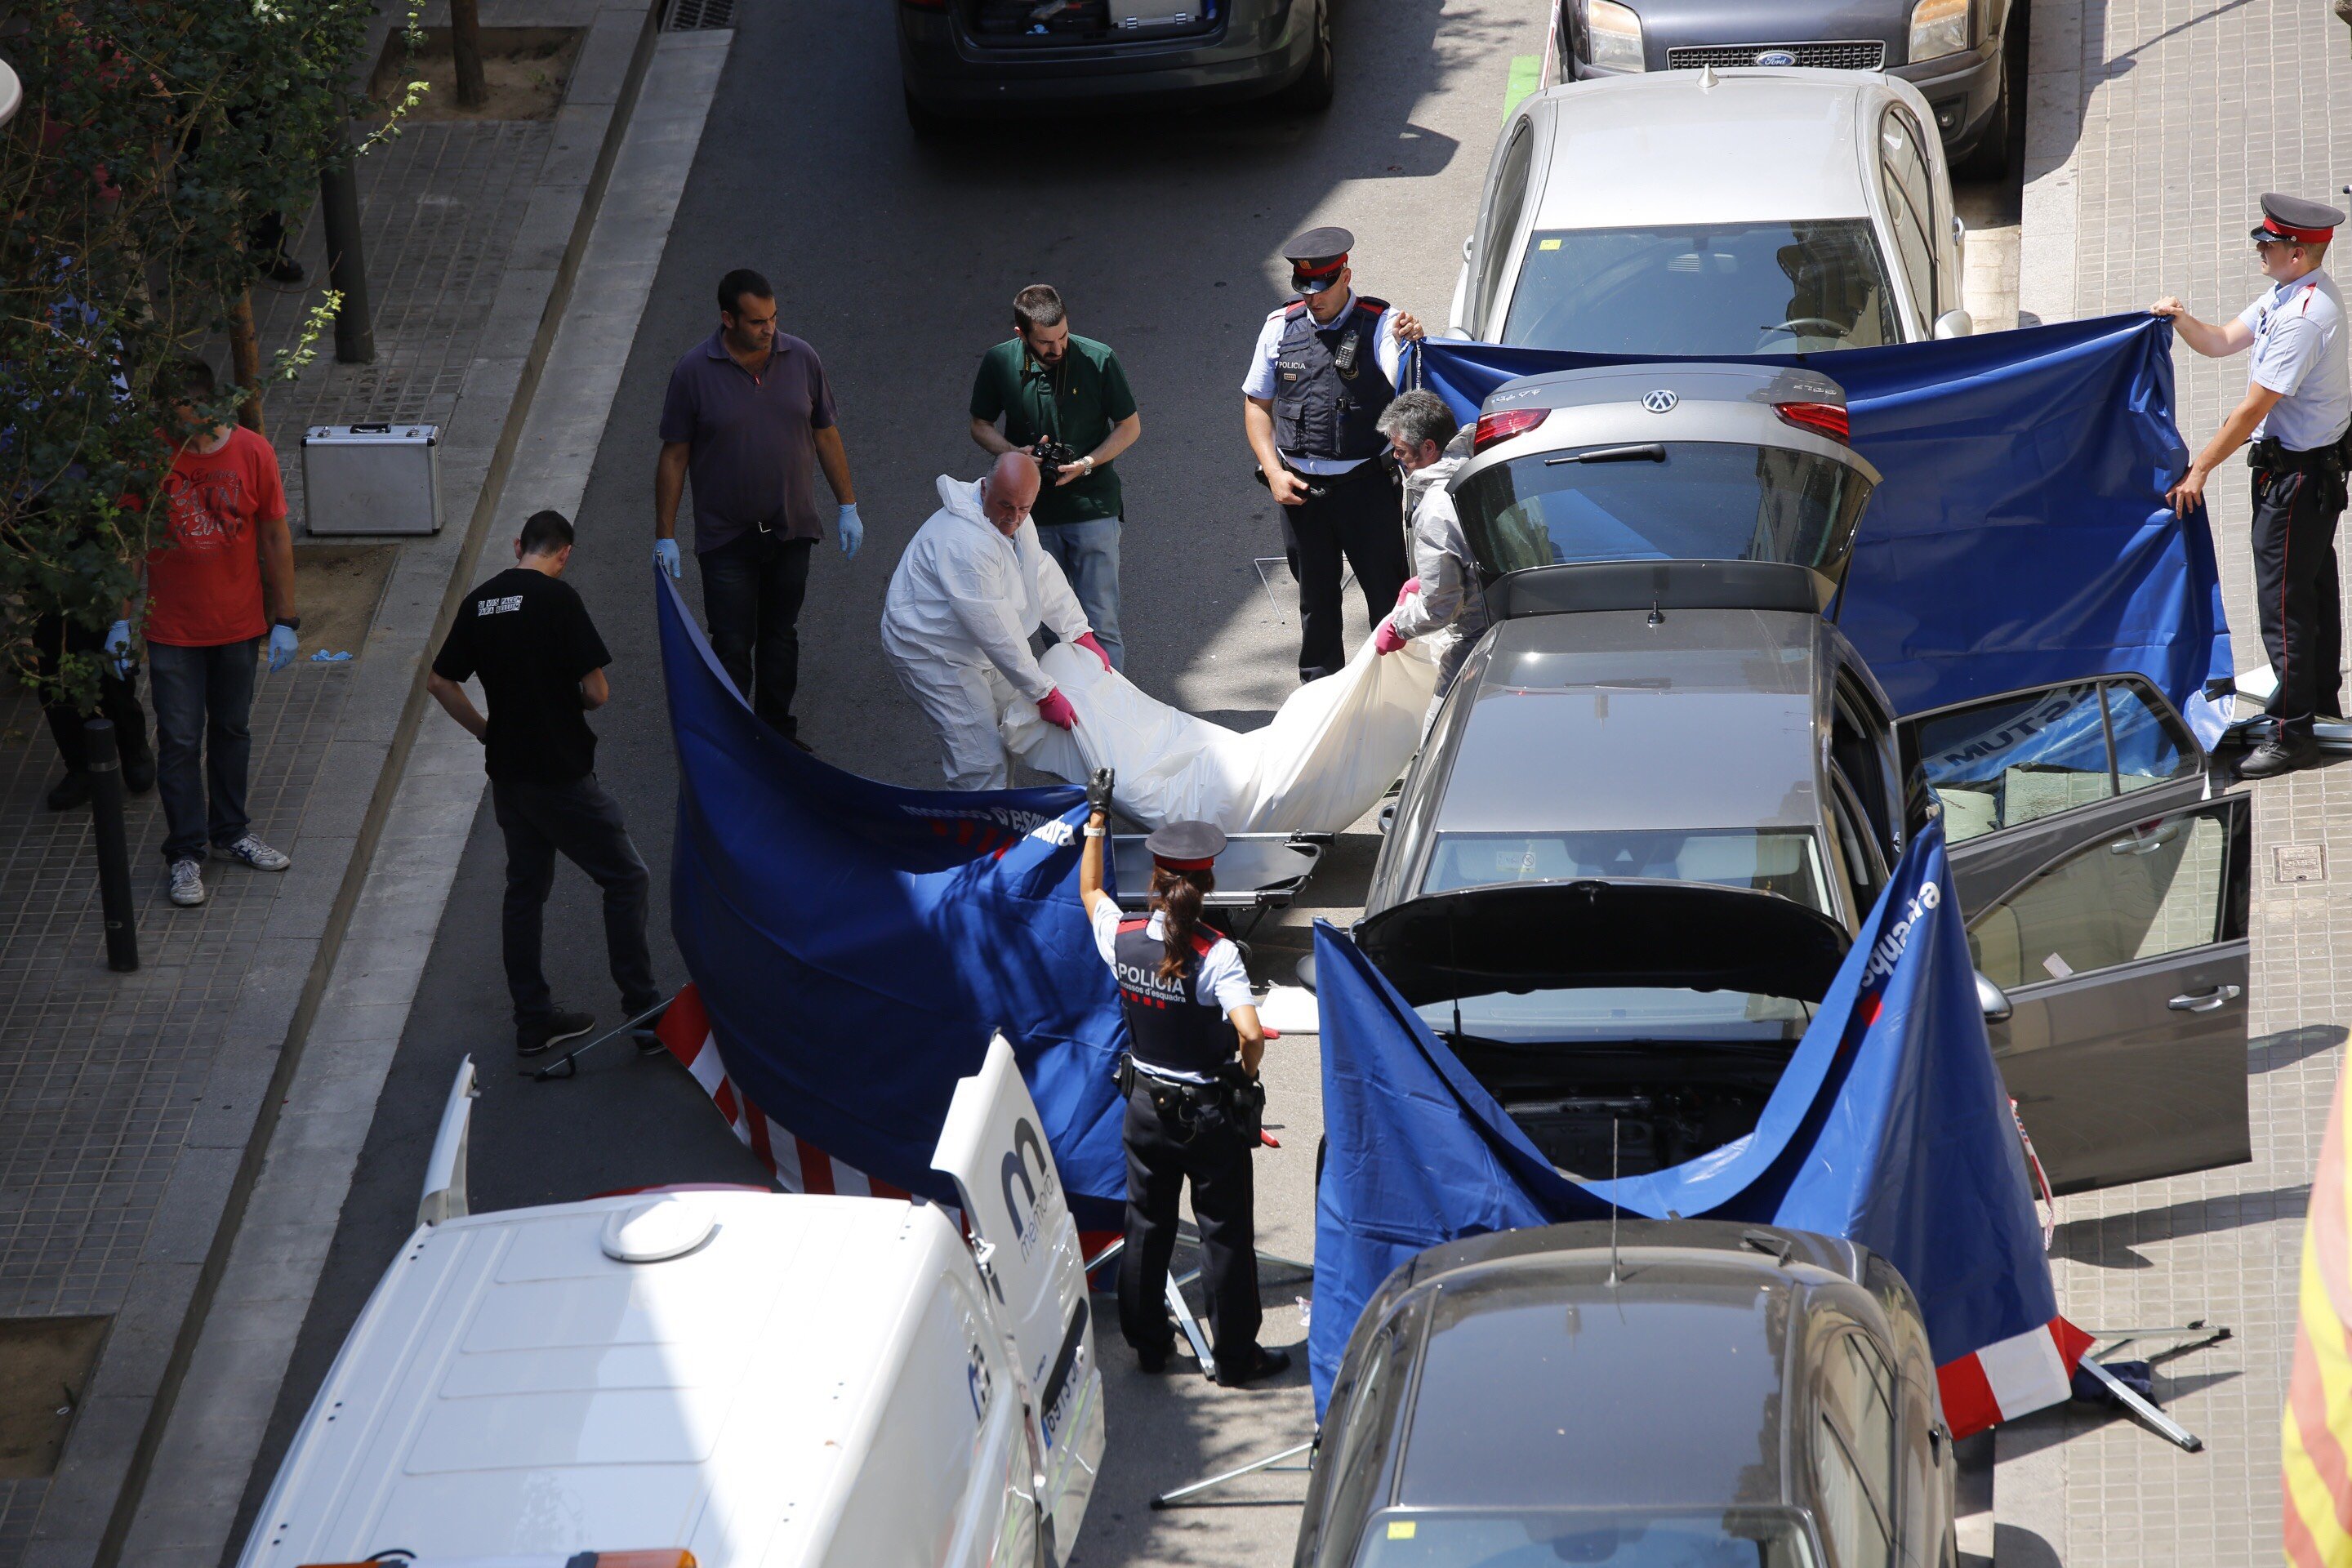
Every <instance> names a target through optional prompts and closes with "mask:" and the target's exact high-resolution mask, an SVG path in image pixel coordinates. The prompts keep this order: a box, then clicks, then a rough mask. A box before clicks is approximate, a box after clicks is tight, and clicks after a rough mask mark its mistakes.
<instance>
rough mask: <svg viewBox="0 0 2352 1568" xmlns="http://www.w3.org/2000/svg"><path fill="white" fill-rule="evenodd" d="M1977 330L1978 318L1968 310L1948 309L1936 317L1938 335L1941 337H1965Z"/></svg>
mask: <svg viewBox="0 0 2352 1568" xmlns="http://www.w3.org/2000/svg"><path fill="white" fill-rule="evenodd" d="M1976 330H1977V322H1976V318H1975V317H1973V316H1971V315H1969V313H1968V312H1967V311H1966V310H1947V311H1945V312H1944V313H1943V314H1942V315H1940V316H1938V317H1937V318H1936V335H1937V337H1939V338H1965V337H1967V336H1968V335H1969V333H1971V332H1973V331H1976Z"/></svg>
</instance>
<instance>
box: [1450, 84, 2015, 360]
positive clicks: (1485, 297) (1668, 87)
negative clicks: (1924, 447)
mask: <svg viewBox="0 0 2352 1568" xmlns="http://www.w3.org/2000/svg"><path fill="white" fill-rule="evenodd" d="M1960 234H1961V228H1960V221H1959V217H1958V214H1957V213H1955V212H1954V211H1953V208H1952V182H1951V175H1950V174H1949V172H1948V170H1947V169H1946V167H1945V163H1944V147H1943V142H1942V140H1941V139H1940V138H1939V137H1938V136H1937V133H1936V121H1935V118H1934V116H1933V115H1932V114H1930V113H1929V111H1928V108H1927V100H1926V99H1924V98H1922V97H1921V96H1920V95H1919V89H1916V88H1915V87H1913V86H1912V85H1911V84H1910V83H1909V82H1906V81H1904V80H1902V79H1899V78H1895V77H1890V76H1885V75H1882V74H1880V73H1878V72H1876V71H1847V70H1806V69H1768V68H1741V69H1731V70H1721V71H1717V70H1712V69H1709V70H1703V71H1671V72H1662V73H1659V74H1656V75H1644V76H1625V77H1617V78H1612V79H1606V80H1599V81H1585V82H1574V83H1570V84H1569V85H1567V86H1564V87H1556V88H1552V89H1548V90H1546V91H1543V92H1538V93H1536V94H1533V95H1532V96H1530V97H1528V99H1526V100H1523V101H1522V102H1521V103H1520V104H1519V105H1518V107H1517V109H1515V110H1513V111H1512V113H1511V117H1510V120H1509V121H1508V122H1507V124H1506V125H1505V126H1504V128H1503V135H1502V139H1501V141H1499V142H1497V143H1496V149H1495V157H1494V161H1493V163H1491V164H1490V165H1489V166H1488V168H1487V171H1486V192H1485V195H1484V196H1483V197H1482V198H1481V200H1480V204H1479V209H1478V222H1477V226H1476V228H1475V229H1474V230H1473V231H1472V233H1471V235H1470V237H1469V238H1467V239H1465V240H1464V241H1463V242H1462V257H1463V262H1462V275H1461V279H1460V281H1459V282H1458V283H1457V284H1456V285H1455V287H1454V306H1453V310H1452V312H1451V317H1450V321H1449V331H1450V334H1451V335H1452V336H1454V337H1462V338H1475V339H1478V340H1480V341H1483V342H1495V343H1510V344H1515V345H1517V346H1520V347H1525V348H1544V349H1577V350H1582V351H1585V352H1588V353H1630V354H1692V355H1697V356H1701V357H1709V358H1723V357H1727V356H1730V355H1738V354H1759V353H1801V352H1805V351H1810V350H1816V349H1848V348H1869V347H1872V346H1874V345H1877V344H1882V343H1902V342H1917V341H1919V340H1920V339H1923V338H1926V337H1928V336H1931V335H1932V336H1935V337H1960V336H1965V335H1966V334H1967V333H1968V331H1969V327H1970V322H1969V315H1968V312H1967V311H1966V310H1962V309H1961V308H1960Z"/></svg>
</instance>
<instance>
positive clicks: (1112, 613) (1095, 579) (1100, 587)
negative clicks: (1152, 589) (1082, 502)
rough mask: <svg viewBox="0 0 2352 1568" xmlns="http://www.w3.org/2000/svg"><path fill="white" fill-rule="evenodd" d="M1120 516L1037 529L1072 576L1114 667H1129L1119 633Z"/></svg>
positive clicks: (1082, 605) (1039, 538)
mask: <svg viewBox="0 0 2352 1568" xmlns="http://www.w3.org/2000/svg"><path fill="white" fill-rule="evenodd" d="M1118 530H1119V519H1118V518H1115V517H1098V518H1096V519H1095V520H1094V521H1091V522H1057V523H1055V525H1054V526H1053V527H1051V528H1040V529H1039V530H1038V531H1037V542H1039V543H1040V544H1043V545H1044V546H1045V553H1046V554H1048V555H1050V556H1052V557H1053V558H1054V559H1055V561H1056V562H1057V563H1060V565H1061V568H1062V575H1063V576H1065V577H1067V578H1068V579H1069V580H1070V592H1071V593H1073V594H1076V595H1077V596H1078V607H1079V608H1080V609H1082V610H1084V611H1086V613H1087V625H1088V626H1092V627H1094V629H1095V641H1097V642H1098V643H1100V644H1102V645H1103V652H1105V653H1107V654H1108V655H1110V667H1111V668H1113V669H1116V670H1120V671H1124V670H1125V669H1126V668H1127V645H1126V644H1125V643H1123V642H1121V641H1119V637H1118Z"/></svg>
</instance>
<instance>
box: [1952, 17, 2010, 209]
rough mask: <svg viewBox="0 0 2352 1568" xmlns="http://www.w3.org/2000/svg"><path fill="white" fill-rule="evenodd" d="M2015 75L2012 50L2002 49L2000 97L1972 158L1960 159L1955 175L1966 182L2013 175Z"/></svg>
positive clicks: (1993, 105) (1973, 151)
mask: <svg viewBox="0 0 2352 1568" xmlns="http://www.w3.org/2000/svg"><path fill="white" fill-rule="evenodd" d="M2011 74H2012V72H2011V67H2010V63H2009V51H2008V49H2007V48H2006V47H2004V48H2003V49H2002V50H2001V57H2000V97H1999V98H1997V99H1995V100H1993V104H1992V113H1990V115H1988V116H1986V118H1985V128H1984V134H1983V135H1982V136H1979V138H1977V144H1976V145H1975V146H1974V147H1973V148H1970V149H1969V155H1968V156H1967V157H1965V158H1963V159H1961V160H1960V163H1959V166H1958V168H1956V169H1954V170H1953V171H1952V173H1953V174H1957V175H1958V177H1960V178H1961V179H1964V180H1998V179H2000V177H2001V176H2002V175H2004V174H2008V173H2009V125H2010V117H2011V114H2012V113H2013V112H2014V107H2015V105H2016V102H2017V94H2016V93H2014V92H2012V91H2011V90H2010V77H2011Z"/></svg>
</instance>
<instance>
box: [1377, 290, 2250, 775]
mask: <svg viewBox="0 0 2352 1568" xmlns="http://www.w3.org/2000/svg"><path fill="white" fill-rule="evenodd" d="M2171 350H2172V328H2171V325H2170V323H2168V322H2166V321H2158V320H2157V319H2156V318H2155V317H2153V316H2147V315H2133V316H2106V317H2101V318H2099V319H2096V320H2093V321H2068V322H2064V323H2062V324H2060V325H2056V326H2046V327H2032V328H2027V329H2025V330H2023V331H2014V332H1988V333H1986V334H1984V335H1983V336H1980V337H1969V338H1956V339H1949V340H1946V341H1941V342H1921V343H1903V344H1898V345H1895V346H1893V347H1888V348H1874V349H1849V350H1845V351H1843V352H1839V353H1812V354H1783V355H1758V356H1756V358H1757V362H1758V363H1768V364H1789V365H1803V366H1805V367H1806V368H1808V369H1810V370H1812V371H1814V372H1816V373H1818V374H1823V375H1827V376H1829V377H1830V378H1831V379H1832V380H1833V381H1835V382H1837V383H1838V384H1840V385H1841V386H1843V387H1844V388H1845V392H1846V399H1847V406H1848V409H1849V411H1850V414H1851V416H1852V418H1853V445H1854V447H1855V449H1856V450H1857V451H1859V452H1861V453H1862V455H1863V456H1864V457H1865V458H1869V459H1870V461H1871V462H1872V463H1873V464H1874V466H1876V468H1878V470H1879V473H1880V474H1881V476H1882V482H1881V483H1880V485H1879V488H1878V490H1877V493H1876V494H1875V495H1874V496H1873V497H1872V498H1871V502H1870V508H1869V510H1867V511H1865V512H1864V514H1863V521H1862V532H1861V537H1860V540H1859V542H1858V545H1857V548H1856V550H1855V552H1854V557H1853V569H1852V571H1851V572H1850V573H1849V574H1848V576H1847V579H1846V588H1845V593H1844V595H1843V602H1842V603H1841V604H1840V605H1837V606H1836V607H1835V609H1834V614H1835V615H1836V616H1837V619H1838V624H1839V626H1840V627H1841V628H1842V629H1843V631H1844V632H1845V634H1846V636H1847V637H1851V638H1852V639H1853V643H1854V646H1855V647H1858V648H1859V649H1860V650H1861V651H1862V655H1863V657H1864V658H1865V659H1867V660H1868V661H1869V663H1870V667H1871V668H1872V669H1873V670H1874V671H1875V672H1876V674H1877V676H1878V679H1879V680H1880V681H1881V682H1882V683H1884V684H1885V688H1886V690H1887V693H1888V695H1889V696H1891V697H1892V698H1893V699H1894V700H1895V709H1896V710H1897V711H1898V712H1902V713H1918V712H1924V711H1926V710H1928V709H1931V708H1940V707H1942V706H1944V705H1945V704H1947V703H1951V702H1960V701H1965V700H1969V699H1970V698H1973V697H1982V696H1990V695H1992V694H1994V693H1998V692H2002V691H2012V690H2017V689H2021V688H2024V687H2029V686H2038V685H2042V684H2045V683H2048V682H2053V681H2059V680H2071V679H2078V678H2082V677H2085V676H2091V675H2104V674H2120V673H2124V672H2127V671H2136V672H2137V673H2139V674H2141V675H2145V676H2146V677H2147V678H2148V679H2149V680H2151V681H2153V682H2154V683H2155V685H2156V687H2157V689H2158V690H2160V691H2162V692H2163V693H2164V694H2165V695H2166V696H2167V697H2168V698H2170V699H2171V700H2172V703H2173V705H2174V706H2175V707H2176V708H2178V709H2179V710H2180V711H2181V712H2182V713H2183V714H2184V715H2185V716H2187V717H2188V719H2189V722H2190V724H2191V726H2192V727H2194V728H2195V729H2196V730H2197V731H2198V734H2199V738H2200V740H2202V741H2203V742H2205V743H2206V744H2208V745H2210V744H2211V743H2212V742H2213V741H2214V739H2215V738H2216V737H2217V736H2218V735H2219V734H2220V732H2221V721H2222V720H2221V715H2220V714H2219V713H2217V712H2215V711H2214V710H2213V708H2212V706H2211V704H2210V703H2209V702H2208V701H2207V700H2205V697H2204V687H2205V683H2206V681H2207V680H2208V679H2215V678H2220V677H2226V676H2228V675H2230V674H2231V671H2232V668H2233V666H2232V665H2231V657H2230V634H2229V625H2228V622H2227V621H2226V620H2225V619H2224V618H2223V615H2222V610H2221V576H2220V574H2219V572H2218V571H2217V570H2216V568H2215V565H2214V560H2213V540H2212V534H2211V531H2210V528H2209V526H2208V523H2207V520H2206V515H2205V512H2204V510H2203V509H2202V508H2201V507H2200V508H2199V509H2197V510H2194V511H2192V512H2191V513H2190V514H2189V516H2188V517H2186V518H2182V519H2175V518H2174V517H2173V515H2172V513H2171V511H2170V510H2169V509H2168V508H2167V507H2166V506H2165V505H2164V492H2165V489H2166V488H2167V487H2168V485H2169V484H2170V483H2171V482H2172V481H2173V480H2174V479H2177V478H2178V477H2179V474H2180V473H2181V471H2182V470H2183V468H2185V467H2186V466H2187V462H2188V452H2187V449H2186V448H2185V447H2183V445H2182V443H2181V440H2180V435H2179V431H2178V429H2176V428H2175V426H2174V424H2173V387H2172V353H2171ZM1658 357H1661V356H1651V357H1649V358H1647V359H1635V358H1629V357H1628V356H1624V355H1616V354H1583V353H1557V352H1553V351H1549V350H1542V349H1517V348H1500V347H1496V346H1495V345H1492V344H1487V343H1465V342H1437V341H1431V342H1424V343H1423V344H1422V345H1421V353H1420V363H1421V366H1422V374H1423V384H1425V385H1427V386H1429V387H1430V388H1431V389H1432V390H1433V391H1435V392H1437V393H1439V394H1441V395H1443V396H1444V398H1445V399H1446V401H1447V402H1448V403H1449V404H1451V405H1453V407H1454V413H1455V415H1456V416H1458V417H1461V418H1464V419H1467V418H1469V417H1471V416H1473V415H1474V414H1475V412H1476V410H1477V407H1478V405H1479V404H1480V403H1481V402H1482V401H1484V399H1485V398H1486V395H1487V394H1488V393H1490V392H1492V391H1493V390H1494V389H1495V388H1496V387H1497V386H1499V385H1501V384H1503V383H1504V382H1506V381H1507V380H1510V379H1512V378H1514V377H1517V376H1523V375H1536V374H1543V373H1545V372H1548V371H1558V370H1570V369H1576V368H1580V367H1582V366H1588V365H1603V364H1623V363H1656V360H1657V358H1658Z"/></svg>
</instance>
